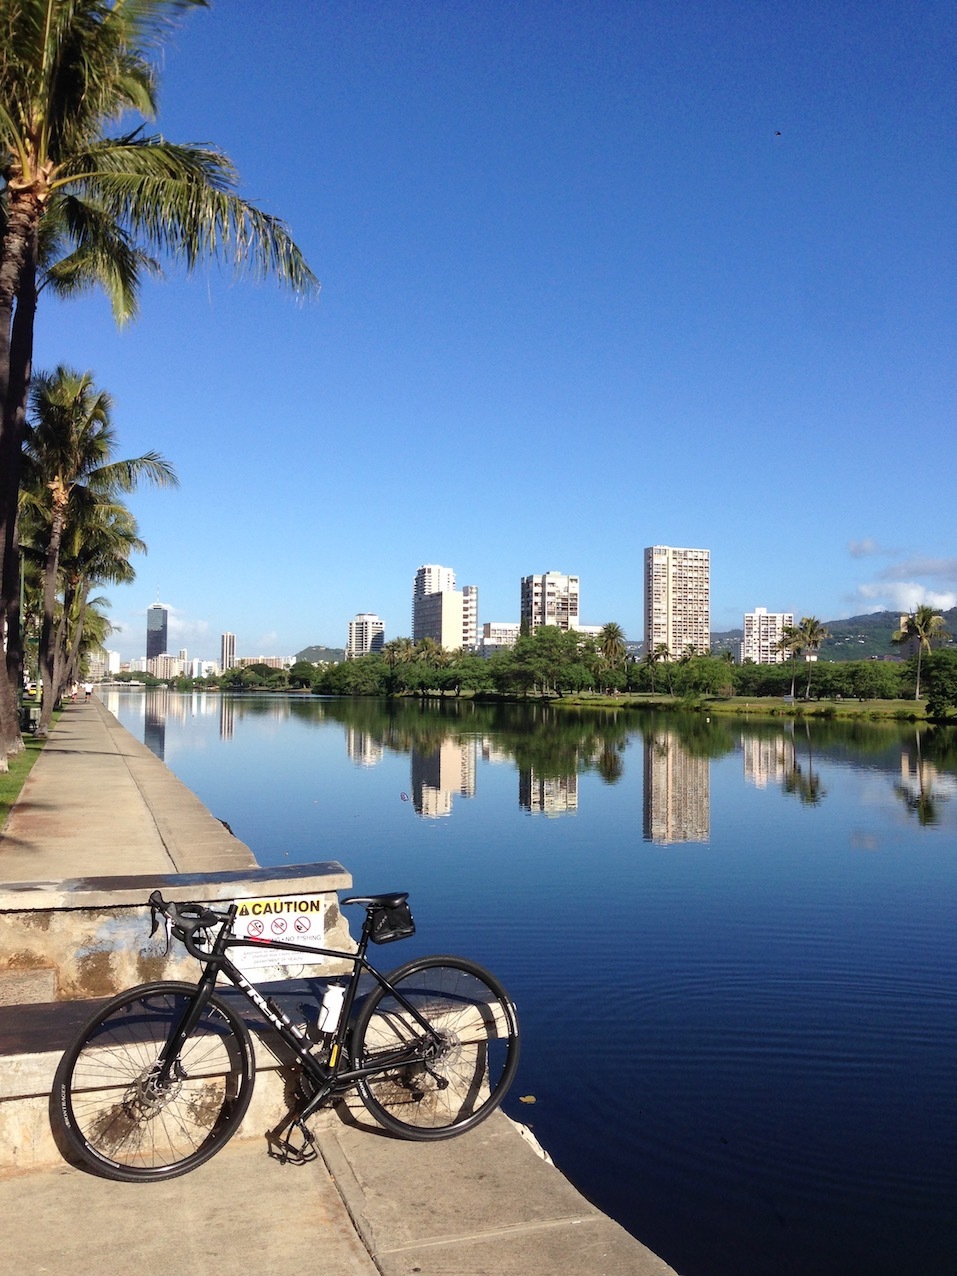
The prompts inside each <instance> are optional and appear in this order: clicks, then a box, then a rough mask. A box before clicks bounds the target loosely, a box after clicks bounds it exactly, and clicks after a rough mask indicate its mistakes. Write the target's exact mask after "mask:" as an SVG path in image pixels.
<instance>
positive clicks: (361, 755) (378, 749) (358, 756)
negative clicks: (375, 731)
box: [346, 726, 385, 766]
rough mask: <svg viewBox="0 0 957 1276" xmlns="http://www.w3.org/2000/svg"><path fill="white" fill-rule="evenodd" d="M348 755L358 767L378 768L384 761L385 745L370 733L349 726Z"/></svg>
mask: <svg viewBox="0 0 957 1276" xmlns="http://www.w3.org/2000/svg"><path fill="white" fill-rule="evenodd" d="M346 753H347V754H348V756H349V761H350V762H354V763H355V764H356V766H376V765H377V764H378V763H379V762H381V761H382V755H383V754H384V753H385V745H384V744H383V743H382V741H381V740H379V739H377V738H376V737H375V736H374V735H372V734H370V732H368V731H360V730H359V729H358V728H357V727H349V726H347V727H346Z"/></svg>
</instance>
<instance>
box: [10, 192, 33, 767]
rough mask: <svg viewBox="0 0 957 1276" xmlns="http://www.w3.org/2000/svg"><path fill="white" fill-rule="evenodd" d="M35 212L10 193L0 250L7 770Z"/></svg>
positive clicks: (15, 727)
mask: <svg viewBox="0 0 957 1276" xmlns="http://www.w3.org/2000/svg"><path fill="white" fill-rule="evenodd" d="M39 216H40V209H39V205H38V204H37V203H36V201H35V199H33V198H32V197H30V198H23V197H20V198H17V196H16V194H15V193H14V194H12V195H11V199H10V208H9V212H8V219H7V227H6V232H5V234H4V237H3V251H2V255H0V405H2V409H3V411H2V419H0V547H2V559H0V618H2V620H3V622H4V623H5V626H6V637H7V648H6V656H5V659H4V662H3V666H2V671H0V770H6V758H7V756H8V755H9V754H11V753H18V752H20V750H21V749H22V748H23V740H22V737H21V735H20V722H19V696H20V683H21V680H22V667H23V656H22V640H21V632H20V625H21V617H20V546H19V541H18V537H17V509H18V505H19V500H20V472H21V466H22V454H23V437H24V428H25V425H26V400H27V388H28V386H29V384H30V370H31V363H32V359H33V321H34V315H35V312H36V263H37V226H38V224H39Z"/></svg>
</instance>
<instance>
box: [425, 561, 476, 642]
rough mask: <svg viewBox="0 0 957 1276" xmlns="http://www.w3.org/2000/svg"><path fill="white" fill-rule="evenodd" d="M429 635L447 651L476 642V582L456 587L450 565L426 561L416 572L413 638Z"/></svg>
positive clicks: (428, 636)
mask: <svg viewBox="0 0 957 1276" xmlns="http://www.w3.org/2000/svg"><path fill="white" fill-rule="evenodd" d="M422 638H432V639H433V640H434V641H435V642H437V643H440V644H441V645H442V646H443V647H445V649H446V650H447V651H457V650H458V649H459V648H460V647H465V648H466V649H467V650H472V649H473V648H474V647H475V646H477V644H478V586H477V585H466V586H465V588H464V589H461V590H459V589H456V588H455V572H454V571H453V570H452V568H451V567H440V566H439V565H438V564H436V563H428V564H426V566H424V567H420V568H419V570H418V571H417V572H416V573H415V584H414V586H413V588H412V641H413V642H419V641H420V640H421V639H422Z"/></svg>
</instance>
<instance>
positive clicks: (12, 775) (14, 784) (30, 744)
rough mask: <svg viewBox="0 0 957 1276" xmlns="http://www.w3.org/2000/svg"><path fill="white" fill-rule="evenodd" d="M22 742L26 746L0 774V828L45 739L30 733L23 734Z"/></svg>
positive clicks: (5, 820)
mask: <svg viewBox="0 0 957 1276" xmlns="http://www.w3.org/2000/svg"><path fill="white" fill-rule="evenodd" d="M23 743H24V744H25V745H26V748H25V749H24V750H23V752H22V753H18V754H17V756H16V757H15V758H11V759H10V770H9V771H7V772H6V773H4V774H0V829H2V828H3V826H4V824H6V822H7V816H8V815H9V814H10V808H11V807H12V806H13V804H14V802H15V801H16V800H17V798H18V797H19V796H20V790H21V789H22V788H23V782H24V780H25V779H26V778H27V776H28V775H29V774H30V768H31V767H32V766H33V764H34V762H36V760H37V758H38V757H39V756H40V750H41V749H42V748H43V746H44V744H45V743H46V741H45V740H37V739H36V738H35V737H34V736H32V735H25V736H24V737H23Z"/></svg>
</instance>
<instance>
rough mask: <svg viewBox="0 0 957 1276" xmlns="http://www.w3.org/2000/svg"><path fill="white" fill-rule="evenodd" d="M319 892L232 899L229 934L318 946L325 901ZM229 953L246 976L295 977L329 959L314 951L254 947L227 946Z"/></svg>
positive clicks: (242, 937)
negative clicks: (232, 919) (232, 921)
mask: <svg viewBox="0 0 957 1276" xmlns="http://www.w3.org/2000/svg"><path fill="white" fill-rule="evenodd" d="M326 898H327V897H324V896H322V895H277V896H270V897H269V898H264V899H239V900H236V910H237V911H236V921H235V924H234V926H233V934H234V935H235V936H236V938H237V939H251V940H253V941H255V942H258V943H262V942H263V941H264V940H268V939H281V940H282V941H283V942H284V943H291V944H296V943H300V944H312V945H315V946H317V947H318V946H320V945H321V944H322V942H323V936H324V935H325V924H326V903H325V899H326ZM229 956H230V958H231V960H232V961H234V962H235V963H236V965H237V966H238V967H239V969H240V970H241V971H242V972H243V974H244V975H246V977H247V978H249V979H253V978H255V979H258V980H264V981H269V980H277V979H295V978H297V977H298V976H299V975H301V974H302V973H303V972H304V971H306V970H308V969H311V968H312V967H314V966H322V965H325V964H326V963H327V962H329V961H330V960H331V959H330V958H328V957H320V956H318V955H317V954H315V953H288V952H277V951H275V950H274V949H269V948H265V947H263V948H258V947H249V948H247V947H245V946H244V947H242V948H239V947H237V948H231V949H230V950H229Z"/></svg>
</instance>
